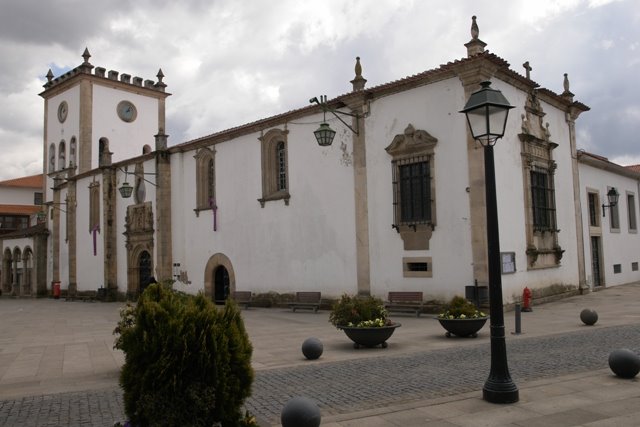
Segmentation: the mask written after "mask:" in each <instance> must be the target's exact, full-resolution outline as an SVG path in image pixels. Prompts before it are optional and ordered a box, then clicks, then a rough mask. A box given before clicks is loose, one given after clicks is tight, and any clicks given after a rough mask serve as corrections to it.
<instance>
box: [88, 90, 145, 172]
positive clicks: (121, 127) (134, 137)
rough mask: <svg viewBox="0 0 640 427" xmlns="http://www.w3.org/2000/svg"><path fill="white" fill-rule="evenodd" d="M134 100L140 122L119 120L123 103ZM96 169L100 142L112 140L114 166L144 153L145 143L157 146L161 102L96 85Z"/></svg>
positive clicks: (92, 152)
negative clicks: (103, 139) (102, 139)
mask: <svg viewBox="0 0 640 427" xmlns="http://www.w3.org/2000/svg"><path fill="white" fill-rule="evenodd" d="M124 100H127V101H130V102H132V103H133V104H134V105H135V106H136V110H137V112H138V114H137V117H136V119H135V120H134V121H133V122H131V123H127V122H124V121H122V120H120V118H119V117H118V114H117V111H116V108H117V106H118V103H119V102H120V101H124ZM92 130H93V132H92V140H93V142H92V144H93V147H92V150H91V165H92V168H96V167H98V154H99V152H98V151H99V150H98V147H99V140H100V138H103V137H104V138H107V139H108V140H109V151H111V152H112V153H113V155H112V157H111V159H112V161H113V163H116V162H119V161H121V160H124V159H128V158H131V157H136V156H139V155H140V154H142V147H143V146H144V145H145V144H148V145H150V146H151V147H154V146H155V139H154V135H155V134H157V133H158V100H157V99H155V98H150V97H148V96H144V95H139V94H136V93H133V92H128V91H123V90H118V89H115V88H112V87H105V86H101V85H97V84H95V85H93V117H92Z"/></svg>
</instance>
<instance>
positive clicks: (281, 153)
mask: <svg viewBox="0 0 640 427" xmlns="http://www.w3.org/2000/svg"><path fill="white" fill-rule="evenodd" d="M276 162H277V163H278V164H277V167H278V177H277V180H278V182H277V183H276V185H277V189H278V191H286V189H287V152H286V150H285V147H284V142H282V141H279V142H278V145H276Z"/></svg>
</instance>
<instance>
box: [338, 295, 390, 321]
mask: <svg viewBox="0 0 640 427" xmlns="http://www.w3.org/2000/svg"><path fill="white" fill-rule="evenodd" d="M329 322H331V324H332V325H333V326H336V327H340V326H355V327H368V328H371V327H381V326H386V325H389V324H390V323H391V320H390V319H389V318H388V313H387V310H385V308H384V303H383V302H382V300H381V299H380V298H377V297H374V296H356V295H353V296H352V295H347V294H344V295H342V297H340V299H339V300H338V301H336V302H335V303H334V304H333V306H332V308H331V313H330V314H329Z"/></svg>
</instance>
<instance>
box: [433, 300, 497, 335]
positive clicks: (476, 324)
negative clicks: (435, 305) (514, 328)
mask: <svg viewBox="0 0 640 427" xmlns="http://www.w3.org/2000/svg"><path fill="white" fill-rule="evenodd" d="M487 319H488V317H487V315H486V314H484V313H483V312H482V311H480V310H478V309H477V308H476V306H475V305H474V304H473V303H472V302H471V301H468V300H466V299H465V298H462V297H460V296H455V297H453V298H452V299H451V301H450V302H449V304H448V305H447V306H446V308H445V311H444V312H443V313H440V314H439V315H438V321H439V322H440V324H441V325H442V327H443V328H444V329H445V330H446V331H447V333H446V334H445V335H446V336H447V337H451V336H452V335H456V336H458V337H473V338H475V337H477V336H478V331H479V330H480V329H482V327H483V326H484V324H485V323H486V321H487Z"/></svg>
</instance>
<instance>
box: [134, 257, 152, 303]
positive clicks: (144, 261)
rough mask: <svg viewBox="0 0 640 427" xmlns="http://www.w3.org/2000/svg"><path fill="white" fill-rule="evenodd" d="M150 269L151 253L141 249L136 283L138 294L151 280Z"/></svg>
mask: <svg viewBox="0 0 640 427" xmlns="http://www.w3.org/2000/svg"><path fill="white" fill-rule="evenodd" d="M152 271H153V267H152V265H151V254H149V252H147V251H142V252H141V253H140V256H139V257H138V283H139V285H140V294H142V293H143V292H144V290H145V289H146V287H147V286H148V285H149V283H150V282H151V272H152Z"/></svg>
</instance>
